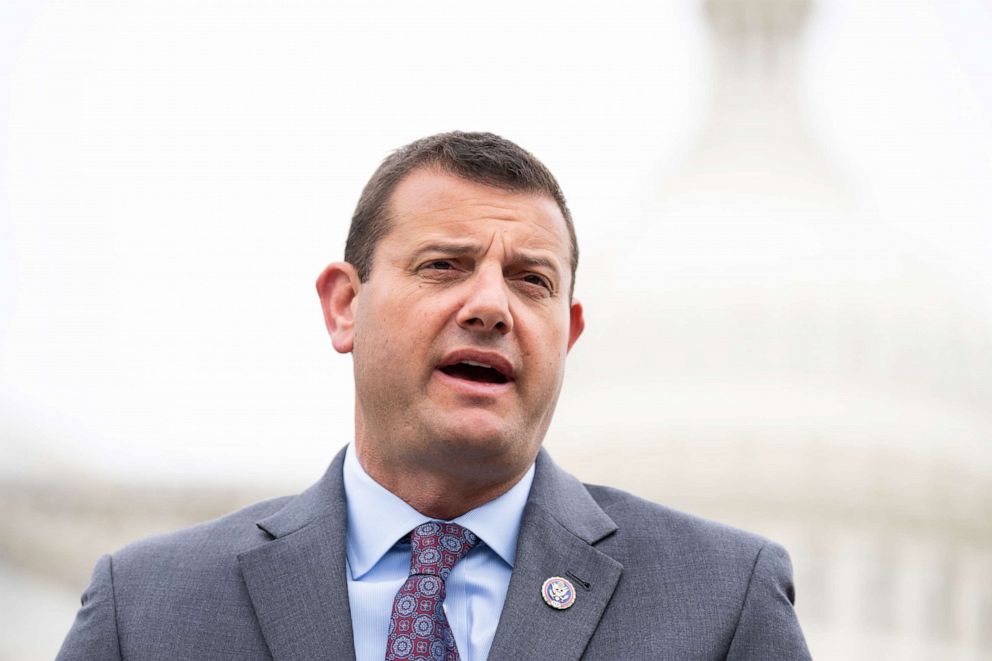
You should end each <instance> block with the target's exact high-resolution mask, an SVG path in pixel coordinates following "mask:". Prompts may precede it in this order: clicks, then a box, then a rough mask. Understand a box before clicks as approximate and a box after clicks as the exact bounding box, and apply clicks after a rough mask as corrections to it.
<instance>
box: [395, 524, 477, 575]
mask: <svg viewBox="0 0 992 661" xmlns="http://www.w3.org/2000/svg"><path fill="white" fill-rule="evenodd" d="M478 543H479V538H478V537H476V536H475V533H473V532H472V531H471V530H469V529H468V528H463V527H461V526H460V525H458V524H457V523H444V522H442V521H428V522H427V523H422V524H420V525H419V526H417V527H416V528H414V529H413V531H412V532H411V533H410V546H411V550H412V553H411V554H410V575H411V576H413V575H416V574H420V575H429V576H440V577H441V580H447V578H448V574H450V573H451V568H452V567H454V566H455V563H456V562H458V561H459V560H461V559H462V558H463V557H465V554H466V553H468V552H469V551H471V550H472V547H473V546H475V545H476V544H478Z"/></svg>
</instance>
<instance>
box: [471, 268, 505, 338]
mask: <svg viewBox="0 0 992 661" xmlns="http://www.w3.org/2000/svg"><path fill="white" fill-rule="evenodd" d="M494 266H495V265H494ZM465 284H466V285H467V286H468V291H467V293H466V296H465V300H464V302H463V303H462V307H461V309H460V310H459V311H458V325H459V326H461V327H462V328H464V329H465V330H470V331H477V332H491V331H495V332H497V333H500V334H502V335H506V334H507V333H509V332H510V331H511V330H513V315H512V314H511V313H510V299H509V297H508V296H507V289H506V282H505V281H504V280H503V272H502V269H501V268H487V269H485V270H483V269H480V270H478V271H476V272H475V274H473V276H472V277H471V278H470V279H469V280H468V282H466V283H465Z"/></svg>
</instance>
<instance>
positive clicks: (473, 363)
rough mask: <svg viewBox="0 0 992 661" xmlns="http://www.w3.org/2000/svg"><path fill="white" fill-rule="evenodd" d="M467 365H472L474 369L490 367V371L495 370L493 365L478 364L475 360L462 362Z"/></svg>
mask: <svg viewBox="0 0 992 661" xmlns="http://www.w3.org/2000/svg"><path fill="white" fill-rule="evenodd" d="M461 362H462V363H464V364H465V365H472V366H474V367H488V368H489V369H495V368H494V367H493V366H492V365H486V364H485V363H477V362H475V361H474V360H463V361H461Z"/></svg>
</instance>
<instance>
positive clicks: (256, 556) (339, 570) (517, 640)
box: [238, 449, 622, 661]
mask: <svg viewBox="0 0 992 661" xmlns="http://www.w3.org/2000/svg"><path fill="white" fill-rule="evenodd" d="M343 462H344V450H342V451H341V452H339V453H338V455H337V456H336V457H335V458H334V461H332V462H331V465H330V467H329V468H328V469H327V472H326V473H324V476H323V477H322V478H321V479H320V481H319V482H317V483H316V484H315V485H313V486H312V487H310V488H309V489H307V490H306V491H304V492H303V493H301V494H300V495H299V496H297V497H295V498H293V499H292V500H290V501H289V502H288V503H287V504H286V506H285V507H283V508H282V509H281V510H279V511H278V512H276V513H275V514H272V515H271V516H268V517H266V518H264V519H262V520H261V521H259V522H258V524H257V525H258V527H259V528H261V529H262V530H263V531H265V532H266V533H268V534H269V535H270V536H271V537H272V540H271V541H269V542H267V543H264V544H262V545H261V546H259V547H257V548H255V549H252V550H250V551H247V552H245V553H242V554H241V555H239V556H238V561H239V563H240V566H241V572H242V575H243V576H244V579H245V584H246V586H247V588H248V593H249V596H250V598H251V601H252V605H253V606H254V608H255V613H256V615H257V617H258V620H259V624H260V626H261V629H262V634H263V636H264V637H265V640H266V642H267V643H268V646H269V650H270V652H271V653H272V656H273V658H274V659H275V661H294V660H299V661H302V660H303V659H311V658H323V657H326V658H333V659H354V658H355V650H354V642H353V636H352V629H351V612H350V609H349V606H348V584H347V578H346V575H345V573H346V569H345V539H346V535H345V531H346V526H347V507H346V503H345V492H344V483H343V478H342V466H343ZM616 530H617V526H616V524H615V523H614V522H613V520H612V519H611V518H610V517H609V516H608V515H607V514H606V513H605V512H604V511H603V510H602V509H601V508H600V507H599V505H598V504H597V503H596V501H595V500H593V498H592V496H590V495H589V492H588V491H587V490H586V488H585V487H584V486H583V485H582V483H580V482H579V481H578V480H576V479H575V478H574V477H572V476H571V475H569V474H568V473H566V472H565V471H563V470H562V469H561V468H559V467H558V466H557V465H556V464H555V463H554V462H553V461H552V460H551V457H550V456H549V455H548V454H547V452H545V451H544V450H543V449H542V450H541V451H540V453H539V454H538V457H537V461H536V464H535V473H534V482H533V485H532V486H531V491H530V495H529V496H528V499H527V506H526V507H525V509H524V515H523V519H522V520H521V524H520V534H519V536H518V538H517V552H516V564H515V566H514V570H513V574H512V576H511V578H510V585H509V589H508V592H507V596H506V602H505V603H504V606H503V612H502V614H501V615H500V620H499V626H498V628H497V630H496V636H495V638H494V640H493V645H492V648H491V650H490V655H489V656H490V658H492V659H503V658H507V659H513V658H528V657H529V656H531V655H532V654H533V652H534V650H536V649H554V650H555V658H556V659H563V660H564V659H578V658H579V657H580V656H581V654H582V651H583V650H584V649H585V647H586V644H587V643H588V641H589V637H590V636H591V635H592V633H593V631H594V630H595V628H596V625H597V624H598V622H599V619H600V618H601V617H602V614H603V611H604V610H605V608H606V604H607V603H608V602H609V600H610V597H611V596H612V595H613V591H614V589H615V588H616V585H617V582H618V581H619V578H620V574H621V572H622V565H621V564H620V563H619V562H617V561H616V560H614V559H613V558H611V557H610V556H608V555H606V554H605V553H603V552H602V551H600V550H598V549H597V548H595V547H596V545H597V544H599V543H600V542H602V541H603V540H605V539H607V538H608V537H610V536H611V535H612V534H613V533H615V532H616ZM552 576H561V577H565V578H567V579H568V580H570V581H571V582H572V583H573V585H574V586H575V590H576V593H577V598H576V601H575V604H574V605H573V606H572V607H571V608H569V609H567V610H555V609H553V608H551V607H549V606H548V605H547V604H545V603H544V600H543V598H542V596H541V586H542V584H543V583H544V581H545V580H546V579H548V578H550V577H552Z"/></svg>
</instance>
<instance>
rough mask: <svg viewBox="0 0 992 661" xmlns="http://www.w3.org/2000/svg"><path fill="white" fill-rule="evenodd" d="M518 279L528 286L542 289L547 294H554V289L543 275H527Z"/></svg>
mask: <svg viewBox="0 0 992 661" xmlns="http://www.w3.org/2000/svg"><path fill="white" fill-rule="evenodd" d="M520 279H521V280H523V281H524V282H526V283H528V284H531V285H536V286H538V287H543V288H544V289H546V290H547V291H548V293H549V294H550V293H554V290H555V288H554V286H552V284H551V281H550V280H548V279H547V278H545V277H544V276H543V275H538V274H537V273H527V274H525V275H524V276H523V277H522V278H520Z"/></svg>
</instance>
